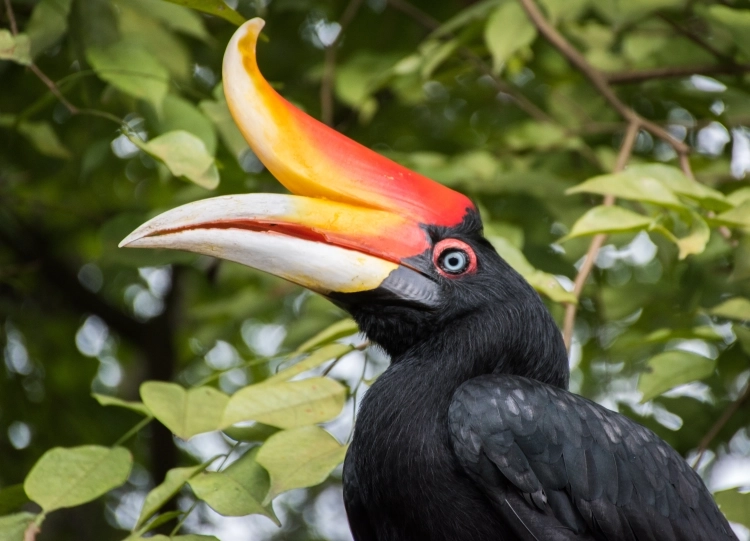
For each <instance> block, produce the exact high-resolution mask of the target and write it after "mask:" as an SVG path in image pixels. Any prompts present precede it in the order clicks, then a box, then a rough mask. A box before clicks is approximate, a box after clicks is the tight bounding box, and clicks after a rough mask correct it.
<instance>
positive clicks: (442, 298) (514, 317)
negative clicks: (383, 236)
mask: <svg viewBox="0 0 750 541" xmlns="http://www.w3.org/2000/svg"><path fill="white" fill-rule="evenodd" d="M426 230H427V232H428V234H429V236H430V238H431V240H432V244H433V246H434V245H435V244H437V243H438V242H439V241H441V240H443V239H447V238H454V239H458V240H461V241H463V242H465V243H466V244H468V245H469V246H471V247H472V248H473V249H474V252H475V253H476V256H477V269H476V271H475V272H472V273H466V274H461V275H458V276H454V277H450V278H449V277H446V276H443V275H441V274H440V273H439V272H438V270H437V269H436V268H435V264H434V263H433V257H432V250H427V251H425V252H424V253H422V254H420V255H418V256H415V257H412V258H409V259H407V260H405V261H404V264H403V265H402V267H400V268H399V269H398V270H397V271H394V273H393V274H392V275H391V276H389V277H388V279H386V281H385V282H384V283H383V285H382V286H381V287H379V288H377V289H375V290H372V291H368V292H361V293H349V294H333V295H331V299H332V300H333V301H334V302H336V304H338V305H339V306H341V307H342V308H344V309H346V310H347V311H349V312H350V313H351V314H352V316H353V317H354V319H355V320H356V321H357V323H358V324H359V326H360V329H362V331H363V332H364V333H365V334H366V335H367V336H368V337H369V338H370V340H372V341H373V342H375V343H377V344H379V345H380V346H381V347H382V348H383V349H384V350H385V351H386V352H387V353H388V354H389V355H390V356H391V359H392V362H393V363H398V362H399V360H400V359H401V358H402V357H403V356H404V355H405V354H406V353H407V352H409V351H410V350H413V349H414V348H418V347H420V346H423V345H426V344H429V343H430V341H431V340H432V339H433V338H434V337H436V336H439V337H440V338H441V340H442V339H445V337H449V336H451V335H452V334H456V340H457V341H458V342H460V343H462V345H463V347H471V348H472V349H475V348H476V350H477V351H466V353H465V354H466V358H467V359H470V358H472V357H474V358H475V359H477V362H478V363H479V364H481V365H482V366H481V367H480V366H477V367H476V368H477V372H478V373H476V372H475V373H473V374H471V377H473V376H474V375H480V374H481V373H491V372H492V371H494V370H495V369H496V365H498V364H505V363H502V361H503V359H500V358H499V356H502V357H504V358H505V359H507V361H508V362H509V363H512V364H513V365H516V367H517V370H516V369H514V367H512V366H504V367H503V370H502V371H503V372H506V371H507V372H508V373H514V374H515V373H517V372H518V374H517V375H524V376H527V377H533V378H535V379H538V380H539V381H543V382H545V383H549V384H551V385H555V386H559V387H563V388H567V384H568V365H567V362H568V361H567V354H566V352H565V347H564V344H563V341H562V337H561V336H560V332H559V330H558V329H557V326H556V325H555V323H554V321H553V319H552V317H551V315H550V314H549V312H548V311H547V309H546V307H545V306H544V304H543V303H542V301H541V299H540V298H539V296H538V294H537V293H536V292H535V291H534V290H533V289H532V288H531V286H530V285H529V284H528V283H527V282H526V281H525V280H524V279H523V278H522V277H521V276H520V275H519V274H518V273H517V272H516V271H515V270H513V269H512V268H511V267H510V265H508V264H507V263H506V262H505V261H504V260H503V259H502V258H501V257H500V256H499V255H498V254H497V252H496V251H495V249H494V248H493V247H492V245H491V244H490V243H489V242H488V241H487V240H486V239H485V238H484V237H483V236H482V222H481V219H480V217H479V215H478V214H477V213H476V212H474V211H470V212H469V213H467V215H466V217H465V218H464V220H463V222H462V223H461V224H459V225H458V226H456V227H451V228H446V227H434V226H428V227H427V228H426ZM412 269H414V270H412ZM417 270H418V271H419V272H416V271H417ZM529 328H535V329H538V330H539V331H538V332H539V335H537V336H535V337H533V340H529V339H528V332H526V331H527V329H529ZM466 333H468V334H469V335H470V336H471V338H472V339H471V340H468V341H467V339H466V337H467V334H466ZM459 335H460V336H459ZM420 349H421V348H420ZM426 349H428V350H429V349H430V348H426ZM485 352H486V354H484V353H485ZM477 357H478V358H477ZM472 372H474V371H472ZM521 372H522V373H521ZM467 375H468V374H467Z"/></svg>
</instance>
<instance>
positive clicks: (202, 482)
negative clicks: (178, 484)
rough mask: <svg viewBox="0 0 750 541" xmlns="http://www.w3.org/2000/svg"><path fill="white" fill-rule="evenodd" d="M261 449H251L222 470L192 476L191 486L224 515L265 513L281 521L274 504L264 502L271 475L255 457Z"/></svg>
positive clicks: (200, 496) (275, 520)
mask: <svg viewBox="0 0 750 541" xmlns="http://www.w3.org/2000/svg"><path fill="white" fill-rule="evenodd" d="M258 449H259V448H258V447H256V448H254V449H251V450H250V451H248V452H247V453H245V454H244V455H243V456H242V457H240V458H239V459H238V460H237V461H236V462H234V463H232V464H231V465H230V466H229V467H228V468H227V469H226V470H224V471H222V472H208V473H204V474H203V475H200V476H198V477H195V478H193V479H191V480H190V488H192V489H193V492H195V495H196V496H197V497H198V498H199V499H201V500H203V501H205V502H206V503H207V504H208V505H210V506H211V508H212V509H213V510H214V511H216V512H217V513H219V514H221V515H224V516H229V517H240V516H244V515H252V514H258V515H264V516H266V517H268V518H270V519H271V520H273V521H274V522H275V523H276V524H277V525H278V524H279V520H278V519H277V518H276V515H275V514H274V513H273V508H271V506H264V504H262V503H261V502H262V501H263V499H264V498H265V497H266V494H268V488H269V478H268V473H267V472H266V470H264V469H263V468H262V467H261V465H260V464H259V463H258V462H257V461H256V457H257V455H258Z"/></svg>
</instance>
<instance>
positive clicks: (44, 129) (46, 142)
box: [18, 120, 71, 160]
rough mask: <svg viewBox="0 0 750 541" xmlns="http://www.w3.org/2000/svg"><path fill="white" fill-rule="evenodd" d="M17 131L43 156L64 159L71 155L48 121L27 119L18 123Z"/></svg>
mask: <svg viewBox="0 0 750 541" xmlns="http://www.w3.org/2000/svg"><path fill="white" fill-rule="evenodd" d="M18 132H19V133H20V134H21V135H23V136H24V137H25V138H26V139H28V140H29V141H30V142H31V144H32V145H33V146H34V148H36V149H37V150H38V151H39V152H40V153H41V154H44V155H45V156H49V157H51V158H61V159H64V160H67V159H69V158H70V157H71V153H70V150H68V149H67V148H66V147H65V145H63V143H62V141H60V138H59V137H57V134H56V133H55V130H53V129H52V126H51V125H50V123H49V122H44V121H40V122H37V121H30V120H27V121H24V122H21V123H20V124H19V125H18Z"/></svg>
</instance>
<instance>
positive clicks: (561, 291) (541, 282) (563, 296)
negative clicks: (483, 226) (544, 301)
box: [487, 236, 578, 304]
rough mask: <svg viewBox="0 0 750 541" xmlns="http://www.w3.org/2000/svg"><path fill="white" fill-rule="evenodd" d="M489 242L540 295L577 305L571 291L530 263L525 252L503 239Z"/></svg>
mask: <svg viewBox="0 0 750 541" xmlns="http://www.w3.org/2000/svg"><path fill="white" fill-rule="evenodd" d="M487 240H489V241H490V243H491V244H492V246H493V247H494V248H495V250H497V253H498V254H500V257H502V258H503V259H504V260H505V261H506V262H507V263H508V264H509V265H510V266H511V267H513V268H514V269H515V270H516V272H518V274H520V275H521V276H523V277H524V278H525V279H526V281H527V282H529V284H531V287H533V288H534V289H536V290H537V291H538V292H539V293H542V294H543V295H546V296H547V297H549V298H550V299H552V300H553V301H555V302H567V303H572V304H576V303H577V302H578V299H576V296H575V295H573V293H571V292H570V291H566V290H565V288H564V287H563V286H562V285H560V282H558V281H557V278H555V277H554V276H553V275H551V274H547V273H546V272H543V271H540V270H538V269H536V268H534V266H533V265H532V264H531V263H529V261H528V260H527V259H526V256H524V255H523V252H521V250H519V249H518V248H516V247H515V246H513V244H511V242H510V241H509V240H508V239H506V238H503V237H498V236H488V237H487Z"/></svg>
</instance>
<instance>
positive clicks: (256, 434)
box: [224, 423, 281, 443]
mask: <svg viewBox="0 0 750 541" xmlns="http://www.w3.org/2000/svg"><path fill="white" fill-rule="evenodd" d="M279 430H281V429H280V428H276V427H275V426H271V425H264V424H263V423H253V424H252V425H250V426H230V427H229V428H225V429H224V434H226V435H227V436H229V437H230V438H232V439H233V440H237V441H246V442H250V443H255V442H260V441H266V440H267V439H268V438H269V436H273V435H274V434H276V432H278V431H279Z"/></svg>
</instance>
